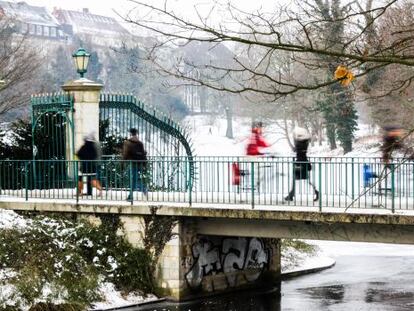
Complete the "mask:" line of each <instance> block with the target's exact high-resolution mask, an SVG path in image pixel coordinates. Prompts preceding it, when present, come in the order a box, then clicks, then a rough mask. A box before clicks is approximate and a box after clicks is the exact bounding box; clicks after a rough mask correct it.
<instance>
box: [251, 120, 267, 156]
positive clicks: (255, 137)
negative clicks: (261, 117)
mask: <svg viewBox="0 0 414 311" xmlns="http://www.w3.org/2000/svg"><path fill="white" fill-rule="evenodd" d="M267 147H270V144H269V143H267V141H266V140H265V139H264V137H263V124H262V122H257V123H255V124H253V126H252V134H251V136H250V138H249V143H248V144H247V147H246V155H248V156H261V155H264V153H263V152H262V148H267Z"/></svg>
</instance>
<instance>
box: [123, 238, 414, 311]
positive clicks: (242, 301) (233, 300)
mask: <svg viewBox="0 0 414 311" xmlns="http://www.w3.org/2000/svg"><path fill="white" fill-rule="evenodd" d="M320 244H321V247H322V248H323V249H324V250H325V251H326V252H327V253H328V254H329V255H331V256H332V257H334V258H335V260H336V265H335V266H334V267H333V268H331V269H328V270H325V271H322V272H320V273H316V274H310V275H306V276H302V277H298V278H295V279H291V280H288V281H284V282H282V296H281V297H280V296H278V295H277V294H276V293H274V292H273V293H272V292H270V293H269V292H268V293H263V292H254V291H251V292H249V293H246V292H242V293H238V294H233V295H229V296H224V297H223V296H222V297H215V298H211V299H206V300H204V301H200V302H196V303H189V304H184V305H183V304H181V305H172V304H162V305H159V306H152V307H146V308H140V309H131V310H146V311H150V310H151V311H190V310H191V311H282V310H283V311H288V310H329V311H331V310H332V311H353V310H359V311H368V310H376V311H377V310H381V311H383V310H384V311H391V310H392V311H397V310H398V311H403V310H414V246H402V245H383V244H366V243H337V242H324V243H320Z"/></svg>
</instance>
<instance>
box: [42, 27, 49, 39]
mask: <svg viewBox="0 0 414 311" xmlns="http://www.w3.org/2000/svg"><path fill="white" fill-rule="evenodd" d="M43 34H44V35H45V36H46V37H49V27H47V26H45V27H43Z"/></svg>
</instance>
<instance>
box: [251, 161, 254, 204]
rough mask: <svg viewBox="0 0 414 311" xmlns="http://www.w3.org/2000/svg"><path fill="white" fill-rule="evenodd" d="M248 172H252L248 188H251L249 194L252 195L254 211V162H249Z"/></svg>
mask: <svg viewBox="0 0 414 311" xmlns="http://www.w3.org/2000/svg"><path fill="white" fill-rule="evenodd" d="M250 171H251V172H252V174H251V178H250V183H251V184H250V188H251V194H252V209H254V162H253V161H252V162H250Z"/></svg>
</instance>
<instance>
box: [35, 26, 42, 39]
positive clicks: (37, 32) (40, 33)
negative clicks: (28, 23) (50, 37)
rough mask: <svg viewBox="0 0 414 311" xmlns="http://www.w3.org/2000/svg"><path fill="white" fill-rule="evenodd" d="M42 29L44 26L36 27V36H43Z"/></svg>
mask: <svg viewBox="0 0 414 311" xmlns="http://www.w3.org/2000/svg"><path fill="white" fill-rule="evenodd" d="M42 28H43V27H42V26H40V25H36V34H37V35H38V36H41V35H42V34H43V31H42Z"/></svg>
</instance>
